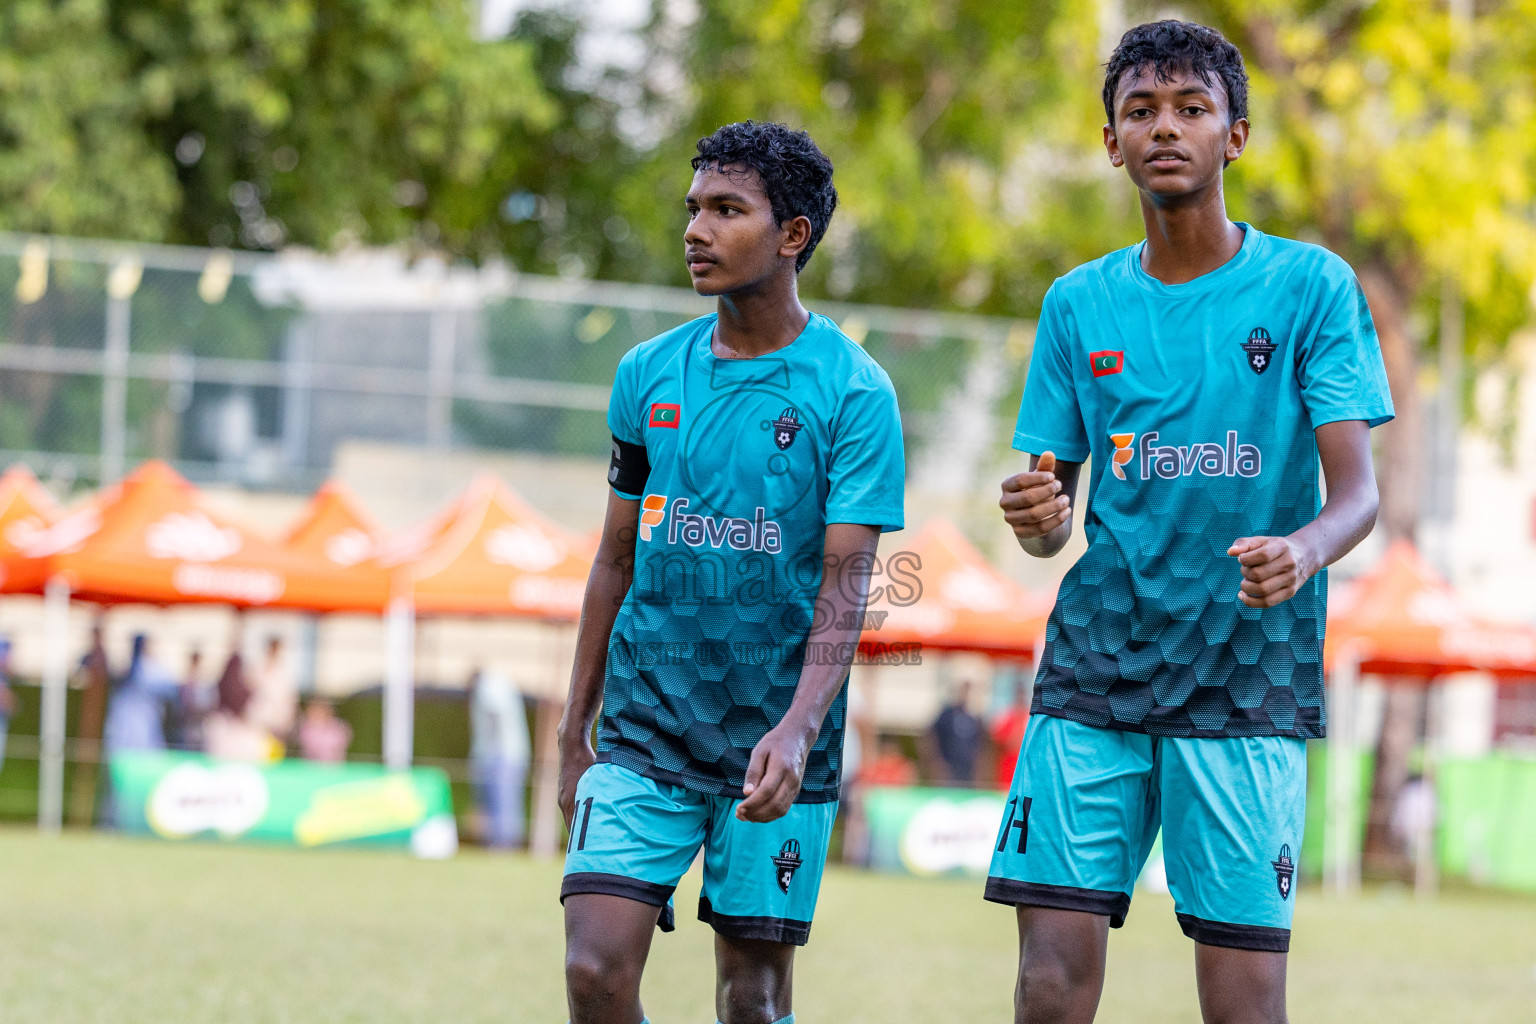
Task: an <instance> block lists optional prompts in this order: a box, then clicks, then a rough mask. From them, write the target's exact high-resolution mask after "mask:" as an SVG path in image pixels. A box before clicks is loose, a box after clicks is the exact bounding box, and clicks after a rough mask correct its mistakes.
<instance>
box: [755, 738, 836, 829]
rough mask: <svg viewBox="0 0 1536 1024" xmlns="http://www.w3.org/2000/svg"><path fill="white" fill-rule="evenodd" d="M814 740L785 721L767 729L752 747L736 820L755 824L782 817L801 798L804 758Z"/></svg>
mask: <svg viewBox="0 0 1536 1024" xmlns="http://www.w3.org/2000/svg"><path fill="white" fill-rule="evenodd" d="M815 739H816V734H815V733H814V732H812V731H809V730H806V729H804V728H800V727H797V726H795V725H791V724H790V723H788V722H780V723H779V724H778V725H776V726H774V727H773V728H772V729H770V730H768V735H766V736H764V737H763V738H762V739H760V740H758V741H757V746H755V747H753V748H752V760H751V761H750V762H748V764H747V779H746V784H745V785H744V786H742V787H741V790H742V792H743V793H744V794H745V795H746V796H745V799H743V800H742V801H741V803H739V804H737V805H736V817H737V818H739V819H740V820H742V821H756V822H768V821H775V820H777V819H779V818H782V817H784V815H785V814H786V813H788V811H789V809H790V807H792V806H793V805H794V802H795V797H797V796H799V795H800V780H801V778H802V777H803V776H804V775H805V758H806V755H807V754H808V753H810V749H811V744H812V743H813V742H815Z"/></svg>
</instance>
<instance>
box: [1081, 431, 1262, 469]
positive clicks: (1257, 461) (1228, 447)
mask: <svg viewBox="0 0 1536 1024" xmlns="http://www.w3.org/2000/svg"><path fill="white" fill-rule="evenodd" d="M1159 436H1160V435H1159V434H1158V432H1157V431H1155V430H1149V431H1147V432H1146V433H1145V434H1142V435H1141V443H1140V444H1139V445H1136V446H1135V447H1132V444H1133V442H1135V440H1136V435H1135V434H1134V433H1116V434H1110V435H1109V440H1110V442H1111V443H1112V444H1113V445H1114V446H1115V451H1114V454H1113V455H1112V456H1110V464H1109V468H1110V470H1111V471H1113V472H1114V474H1115V477H1116V478H1117V479H1120V480H1124V479H1126V476H1125V469H1124V468H1123V467H1125V466H1128V465H1130V464H1131V462H1132V461H1133V460H1135V459H1136V456H1137V455H1138V454H1139V455H1140V456H1141V458H1140V460H1139V461H1140V464H1141V465H1140V469H1141V479H1143V480H1151V479H1152V478H1153V477H1154V476H1158V477H1161V478H1162V479H1164V480H1176V479H1178V478H1179V477H1182V476H1195V475H1197V474H1198V475H1200V476H1240V477H1256V476H1258V475H1259V473H1260V472H1261V471H1262V469H1263V462H1264V457H1263V454H1262V453H1261V452H1260V451H1259V449H1258V446H1257V445H1252V444H1239V443H1238V441H1237V431H1235V430H1229V431H1227V443H1226V444H1225V445H1221V444H1216V443H1215V442H1213V441H1207V442H1204V443H1201V444H1186V445H1177V446H1175V445H1160V444H1158V443H1157V442H1158V439H1159Z"/></svg>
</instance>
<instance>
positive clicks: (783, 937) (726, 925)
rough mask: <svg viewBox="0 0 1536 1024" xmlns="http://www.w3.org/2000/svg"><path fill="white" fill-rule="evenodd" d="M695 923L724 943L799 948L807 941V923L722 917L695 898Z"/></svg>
mask: <svg viewBox="0 0 1536 1024" xmlns="http://www.w3.org/2000/svg"><path fill="white" fill-rule="evenodd" d="M699 920H700V921H703V922H704V923H705V924H707V925H709V926H710V927H711V928H713V929H714V930H715V931H717V932H719V933H720V934H721V935H724V936H725V937H726V938H728V939H760V940H763V941H765V942H784V943H788V944H789V945H791V946H803V945H805V944H806V942H807V941H809V939H810V937H811V922H809V921H794V920H791V919H789V918H787V917H738V916H736V915H734V914H722V913H720V912H719V911H718V910H716V909H715V908H714V907H712V906H710V903H709V900H707V899H706V898H704V897H703V896H700V897H699Z"/></svg>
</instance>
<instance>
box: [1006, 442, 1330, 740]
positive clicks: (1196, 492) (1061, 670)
mask: <svg viewBox="0 0 1536 1024" xmlns="http://www.w3.org/2000/svg"><path fill="white" fill-rule="evenodd" d="M1264 440H1265V473H1266V474H1267V473H1270V472H1273V470H1272V469H1271V468H1270V467H1274V469H1276V470H1278V471H1279V472H1278V474H1277V476H1278V477H1279V479H1280V480H1283V481H1287V482H1305V481H1306V480H1307V479H1308V477H1309V476H1310V477H1312V478H1315V476H1316V473H1317V455H1316V447H1315V445H1314V444H1313V443H1312V440H1311V438H1310V437H1308V436H1306V435H1302V436H1301V437H1299V438H1298V440H1297V443H1296V444H1295V446H1294V448H1292V449H1291V450H1274V449H1278V448H1279V443H1278V441H1277V439H1275V438H1273V437H1267V438H1265V439H1264ZM1271 459H1273V461H1270V460H1271ZM1096 483H1097V486H1096V487H1095V494H1094V495H1093V496H1092V497H1090V500H1089V508H1090V511H1089V513H1088V516H1087V521H1086V529H1087V531H1088V534H1089V538H1090V542H1089V546H1088V550H1087V552H1085V553H1084V555H1083V557H1082V558H1081V559H1080V560H1079V561H1078V563H1077V564H1076V565H1074V566H1073V567H1072V568H1071V569H1070V570H1068V572H1067V574H1066V576H1065V577H1064V578H1063V579H1062V581H1061V588H1060V590H1059V591H1058V593H1057V599H1056V607H1055V609H1054V610H1053V611H1052V613H1051V618H1050V622H1049V624H1048V625H1047V627H1046V649H1045V656H1044V658H1043V659H1042V662H1041V668H1040V673H1039V677H1038V678H1037V680H1036V684H1035V698H1034V710H1036V711H1043V712H1044V713H1046V714H1055V715H1059V716H1062V717H1066V718H1071V719H1074V720H1076V721H1080V722H1084V723H1087V724H1089V725H1096V726H1100V727H1114V728H1119V729H1130V730H1133V731H1138V732H1148V733H1153V734H1156V735H1161V736H1301V737H1307V738H1312V737H1318V736H1321V735H1322V734H1323V728H1324V712H1323V678H1322V649H1323V625H1324V618H1325V609H1326V606H1327V583H1326V579H1325V574H1324V573H1318V575H1317V576H1315V577H1313V578H1312V579H1311V580H1309V581H1307V583H1306V584H1305V585H1304V586H1303V587H1302V589H1301V590H1300V591H1299V592H1298V593H1297V594H1296V595H1295V596H1294V597H1293V598H1291V599H1290V600H1289V601H1286V602H1284V603H1283V604H1280V605H1277V606H1276V607H1274V608H1265V609H1258V608H1249V607H1247V606H1245V605H1243V604H1241V603H1239V601H1238V599H1237V593H1238V585H1239V583H1241V581H1242V573H1241V570H1240V568H1239V566H1238V562H1237V559H1235V558H1233V557H1231V556H1230V555H1228V554H1227V549H1228V547H1229V546H1230V545H1231V544H1232V542H1233V541H1234V540H1236V539H1237V538H1238V537H1240V536H1244V535H1251V534H1254V533H1262V534H1265V535H1272V536H1284V535H1286V534H1289V533H1292V532H1294V531H1295V530H1297V529H1299V528H1300V527H1302V526H1304V525H1305V524H1307V523H1309V522H1311V521H1312V520H1313V519H1315V518H1316V517H1317V492H1316V489H1315V488H1309V487H1304V486H1282V487H1277V488H1273V489H1270V488H1266V489H1265V494H1264V497H1263V499H1262V500H1263V501H1264V503H1265V505H1266V507H1267V511H1268V513H1269V514H1268V515H1267V516H1262V517H1258V516H1256V514H1255V510H1254V509H1253V508H1252V507H1251V503H1252V502H1253V501H1254V499H1255V495H1254V493H1253V492H1254V488H1253V487H1252V484H1251V482H1250V481H1247V480H1244V479H1242V478H1241V477H1228V476H1215V477H1209V476H1203V475H1192V476H1187V477H1183V478H1181V479H1179V480H1176V481H1170V480H1161V479H1153V480H1147V481H1137V480H1136V479H1135V478H1134V474H1133V476H1132V479H1130V480H1128V481H1124V482H1122V481H1119V480H1115V479H1104V478H1103V477H1101V478H1100V479H1099V480H1098V481H1097V482H1096ZM1126 486H1131V487H1138V486H1139V487H1141V488H1143V489H1144V496H1145V500H1144V502H1143V503H1142V506H1141V507H1142V508H1143V509H1144V510H1145V512H1146V513H1147V514H1145V515H1140V516H1135V515H1133V514H1132V513H1129V512H1127V511H1125V507H1126V506H1125V504H1124V503H1112V502H1108V501H1098V500H1096V499H1097V497H1098V496H1099V493H1100V492H1101V491H1103V489H1105V488H1110V487H1126ZM1175 489H1177V493H1175ZM1271 495H1273V497H1271ZM1175 498H1176V500H1175ZM1163 505H1167V506H1168V507H1167V508H1163V507H1162V506H1163ZM1256 518H1267V519H1268V520H1269V522H1268V523H1267V524H1265V525H1263V527H1262V529H1259V530H1255V524H1256ZM1113 538H1120V539H1121V542H1120V543H1116V542H1115V540H1114V539H1113ZM1125 538H1133V539H1134V540H1133V541H1132V542H1131V543H1132V544H1133V545H1134V546H1133V547H1132V548H1131V549H1130V550H1127V549H1126V542H1125ZM1133 567H1134V571H1133Z"/></svg>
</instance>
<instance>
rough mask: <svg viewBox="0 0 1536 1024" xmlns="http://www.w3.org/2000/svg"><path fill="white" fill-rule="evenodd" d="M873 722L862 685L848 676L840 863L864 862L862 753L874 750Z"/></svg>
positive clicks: (866, 852) (866, 842)
mask: <svg viewBox="0 0 1536 1024" xmlns="http://www.w3.org/2000/svg"><path fill="white" fill-rule="evenodd" d="M874 737H875V723H874V720H873V719H872V718H871V717H870V714H869V702H868V701H866V700H865V699H864V688H863V687H862V686H860V685H859V684H858V683H857V682H856V681H854V679H853V678H852V677H849V679H848V712H847V728H846V729H845V730H844V731H843V763H842V773H843V775H842V786H841V788H840V791H839V794H838V800H839V806H838V811H839V813H840V814H842V816H843V863H845V864H867V863H868V861H869V830H868V828H867V827H866V823H865V819H864V782H865V779H864V777H863V772H864V753H865V751H866V750H867V751H869V752H870V753H871V754H872V753H873V752H874V746H875V744H874Z"/></svg>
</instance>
